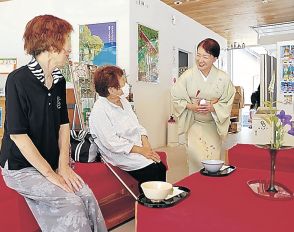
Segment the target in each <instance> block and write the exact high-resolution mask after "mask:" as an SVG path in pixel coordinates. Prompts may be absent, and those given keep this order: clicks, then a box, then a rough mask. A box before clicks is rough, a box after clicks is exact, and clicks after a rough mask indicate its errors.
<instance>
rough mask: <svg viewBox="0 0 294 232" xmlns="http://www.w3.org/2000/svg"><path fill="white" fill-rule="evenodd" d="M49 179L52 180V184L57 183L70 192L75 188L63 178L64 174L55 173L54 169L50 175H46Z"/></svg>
mask: <svg viewBox="0 0 294 232" xmlns="http://www.w3.org/2000/svg"><path fill="white" fill-rule="evenodd" d="M45 177H46V179H47V180H48V181H50V182H51V183H52V184H55V185H57V186H58V187H60V188H61V189H63V190H64V191H66V192H68V193H72V192H73V190H72V188H70V187H69V186H68V184H67V183H66V182H65V180H64V179H63V178H62V176H60V175H58V174H57V173H55V172H54V171H53V170H52V172H50V173H49V174H48V175H46V176H45Z"/></svg>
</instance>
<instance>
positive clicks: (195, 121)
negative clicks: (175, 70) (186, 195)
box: [171, 66, 236, 174]
mask: <svg viewBox="0 0 294 232" xmlns="http://www.w3.org/2000/svg"><path fill="white" fill-rule="evenodd" d="M197 92H199V93H198V95H197ZM235 92H236V90H235V88H234V86H233V84H232V82H231V80H230V78H229V77H228V75H227V74H226V73H224V72H223V71H221V70H219V69H217V68H216V67H215V66H212V68H211V70H210V72H209V74H208V76H207V79H206V80H204V79H203V77H202V74H201V73H200V71H199V70H198V68H197V66H195V67H193V68H190V69H188V70H187V71H186V72H184V73H183V74H182V75H181V77H180V78H179V80H178V81H177V82H176V83H175V85H174V86H173V87H172V90H171V95H172V101H173V103H174V109H175V114H176V116H177V117H178V122H179V128H178V130H179V134H183V133H186V134H187V137H188V144H187V153H188V166H189V173H190V174H192V173H194V172H196V171H199V170H200V169H201V168H202V165H201V160H206V159H220V153H221V144H222V137H224V136H226V135H227V133H228V127H229V124H230V113H231V109H232V104H233V101H234V95H235ZM196 95H197V98H199V99H206V100H212V99H214V98H218V99H219V100H218V102H217V103H216V104H214V105H213V107H214V109H215V112H213V113H207V114H200V113H194V112H192V111H190V110H188V109H187V108H186V105H187V103H192V102H193V100H194V99H196Z"/></svg>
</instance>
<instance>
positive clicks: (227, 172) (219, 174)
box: [200, 165, 236, 177]
mask: <svg viewBox="0 0 294 232" xmlns="http://www.w3.org/2000/svg"><path fill="white" fill-rule="evenodd" d="M235 170H236V167H235V166H232V165H230V166H228V167H227V168H225V169H224V170H221V171H218V172H208V171H207V170H205V169H204V168H202V169H201V170H200V173H201V174H202V175H204V176H212V177H222V176H228V175H230V174H231V173H232V172H234V171H235Z"/></svg>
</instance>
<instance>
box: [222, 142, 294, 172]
mask: <svg viewBox="0 0 294 232" xmlns="http://www.w3.org/2000/svg"><path fill="white" fill-rule="evenodd" d="M293 145H294V144H293ZM228 160H229V164H231V165H234V166H236V167H242V168H253V169H265V170H269V168H270V155H269V151H268V150H267V149H262V148H258V147H257V146H255V145H252V144H237V145H236V146H234V147H232V148H231V149H230V150H229V151H228ZM276 170H277V171H285V172H294V148H292V149H287V150H280V151H278V153H277V158H276Z"/></svg>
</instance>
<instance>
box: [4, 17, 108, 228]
mask: <svg viewBox="0 0 294 232" xmlns="http://www.w3.org/2000/svg"><path fill="white" fill-rule="evenodd" d="M72 30H73V28H72V26H71V25H70V24H69V23H68V22H67V21H65V20H63V19H60V18H57V17H55V16H52V15H41V16H37V17H35V18H33V19H32V20H31V21H30V22H29V23H28V24H27V25H26V29H25V33H24V36H23V38H24V48H25V50H26V52H27V53H28V54H30V55H32V60H31V61H30V62H29V64H27V65H25V66H23V67H21V68H19V69H17V70H15V71H13V72H12V73H10V74H9V76H8V78H7V82H6V92H5V94H6V115H5V125H4V136H3V140H2V147H1V155H0V164H1V166H2V175H3V178H4V181H5V183H6V184H7V186H8V187H10V188H12V189H14V190H16V191H17V192H18V193H20V194H21V195H22V196H24V198H25V200H26V202H27V203H28V205H29V207H30V209H31V211H32V213H33V215H34V216H35V218H36V220H37V222H38V224H39V226H40V228H41V230H42V231H83V232H90V231H96V232H98V231H99V232H103V231H107V229H106V226H105V222H104V219H103V216H102V214H101V211H100V208H99V206H98V203H97V201H96V199H95V196H94V195H93V193H92V191H91V190H90V189H89V187H88V186H87V185H86V184H85V183H84V182H83V180H82V179H81V177H79V176H78V175H77V174H76V173H75V172H74V171H73V170H72V169H71V167H70V166H69V145H70V144H69V120H68V115H67V105H66V92H65V86H66V82H65V79H64V77H63V76H62V74H61V71H60V70H59V68H60V67H62V66H64V65H65V63H66V62H67V60H68V56H69V54H70V52H71V42H70V41H71V39H70V34H71V32H72Z"/></svg>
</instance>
